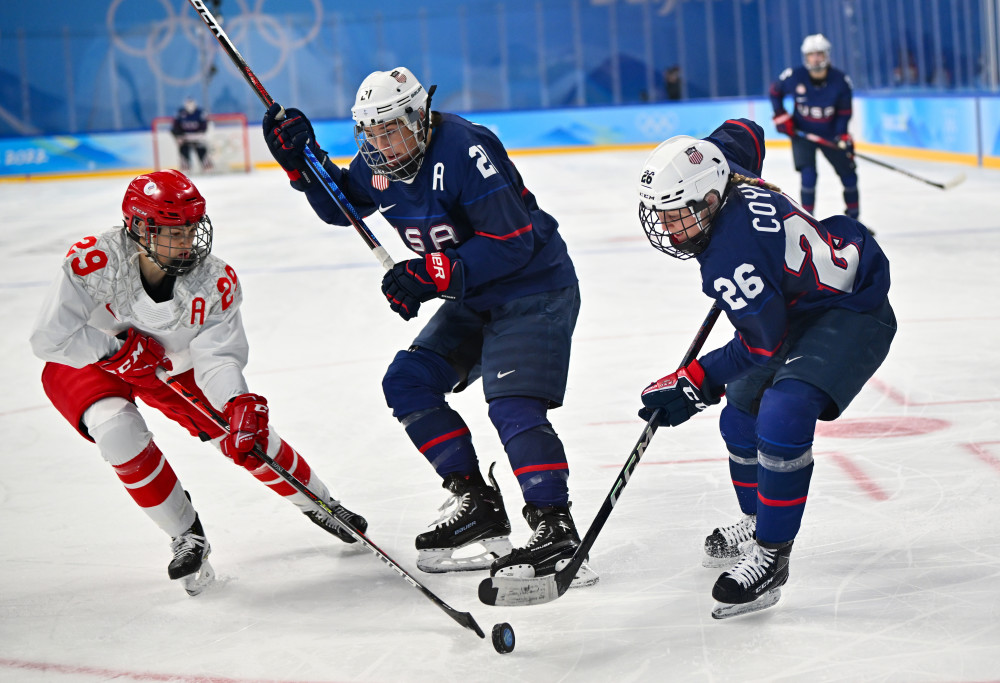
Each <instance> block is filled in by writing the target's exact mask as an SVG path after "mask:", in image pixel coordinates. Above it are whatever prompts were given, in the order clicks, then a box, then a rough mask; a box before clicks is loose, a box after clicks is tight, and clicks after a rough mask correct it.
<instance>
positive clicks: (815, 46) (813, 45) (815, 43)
mask: <svg viewBox="0 0 1000 683" xmlns="http://www.w3.org/2000/svg"><path fill="white" fill-rule="evenodd" d="M831 48H832V46H831V45H830V41H829V40H827V39H826V36H824V35H823V34H822V33H814V34H812V35H811V36H806V37H805V39H804V40H803V41H802V63H803V64H805V65H806V68H807V69H809V70H810V71H822V70H823V69H825V68H827V67H828V66H830V49H831ZM814 52H820V53H822V54H823V60H822V61H821V62H819V63H818V64H810V63H809V60H808V59H807V58H806V55H810V54H812V53H814Z"/></svg>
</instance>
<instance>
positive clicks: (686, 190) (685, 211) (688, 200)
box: [638, 135, 732, 259]
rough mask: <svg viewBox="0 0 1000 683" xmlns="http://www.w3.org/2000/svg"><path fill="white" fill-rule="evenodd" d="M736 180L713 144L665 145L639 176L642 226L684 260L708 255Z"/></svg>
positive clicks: (686, 140)
mask: <svg viewBox="0 0 1000 683" xmlns="http://www.w3.org/2000/svg"><path fill="white" fill-rule="evenodd" d="M731 175H732V172H731V170H730V168H729V162H728V161H726V157H725V156H724V155H723V154H722V150H720V149H719V148H718V147H717V146H716V145H714V144H713V143H711V142H709V141H707V140H699V139H697V138H693V137H691V136H689V135H678V136H676V137H672V138H670V139H669V140H667V141H665V142H663V143H661V144H660V145H659V146H658V147H657V148H656V149H654V150H653V152H652V154H650V155H649V157H647V159H646V162H645V163H644V164H643V167H642V173H641V174H640V175H639V188H638V189H639V222H640V223H641V224H642V229H643V230H644V231H645V232H646V237H648V238H649V241H650V243H651V244H652V245H653V246H654V247H655V248H657V249H659V250H660V251H662V252H664V253H666V254H669V255H671V256H674V257H675V258H679V259H689V258H691V257H692V256H695V255H697V254H700V253H701V252H703V251H704V250H705V248H706V247H707V246H708V241H709V238H710V231H711V227H712V218H713V217H714V216H715V214H716V213H717V212H718V211H719V208H720V207H721V206H722V200H723V199H724V198H725V195H726V187H727V186H728V185H729V178H730V176H731Z"/></svg>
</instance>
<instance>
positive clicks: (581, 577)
mask: <svg viewBox="0 0 1000 683" xmlns="http://www.w3.org/2000/svg"><path fill="white" fill-rule="evenodd" d="M567 564H569V559H568V558H567V559H565V560H559V561H558V562H556V566H555V570H554V571H553V572H552V574H555V572H558V571H560V570H562V569H563V568H564V567H565V566H566V565H567ZM552 574H542V575H541V576H535V568H534V567H533V566H532V565H530V564H512V565H510V566H508V567H504V568H503V569H501V570H500V571H498V572H497V573H496V574H494V575H493V577H494V578H503V579H520V580H524V579H541V578H545V577H547V576H552ZM600 578H601V577H600V576H598V575H597V572H595V571H594V570H593V569H591V568H590V566H589V565H588V564H587V563H586V562H584V563H583V564H581V565H580V568H579V569H577V570H576V576H574V577H573V581H572V582H571V583H570V584H569V587H570V588H586V587H587V586H593V585H594V584H595V583H597V582H598V581H599V580H600ZM510 585H515V584H510Z"/></svg>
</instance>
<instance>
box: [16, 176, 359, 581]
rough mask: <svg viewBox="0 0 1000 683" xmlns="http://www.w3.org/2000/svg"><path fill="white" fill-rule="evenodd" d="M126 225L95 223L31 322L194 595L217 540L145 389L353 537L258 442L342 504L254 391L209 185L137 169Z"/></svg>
mask: <svg viewBox="0 0 1000 683" xmlns="http://www.w3.org/2000/svg"><path fill="white" fill-rule="evenodd" d="M122 216H123V218H124V223H123V225H122V226H120V227H117V228H113V229H111V230H108V231H107V232H103V233H100V234H99V235H97V236H96V237H93V236H92V237H85V238H83V239H82V240H80V241H79V242H77V243H76V244H74V245H73V246H72V247H71V248H70V250H69V253H68V254H66V257H65V259H64V260H63V263H62V267H61V268H60V271H59V275H58V276H57V277H56V279H55V281H54V282H53V283H52V286H51V288H50V289H49V292H48V295H47V296H46V299H45V303H44V304H43V306H42V309H41V311H40V312H39V315H38V319H37V320H36V322H35V326H34V330H33V332H32V334H31V346H32V349H33V350H34V352H35V355H36V356H38V357H39V358H41V359H42V360H44V361H45V367H44V369H43V370H42V386H43V388H44V389H45V393H46V395H47V396H48V397H49V400H50V401H52V404H53V405H54V406H55V407H56V409H57V410H58V411H59V412H60V413H61V414H62V416H63V417H65V418H66V419H67V420H68V421H69V423H70V424H71V425H72V426H73V428H74V429H76V430H77V432H79V434H80V436H82V437H83V438H85V439H87V440H88V441H91V442H93V443H96V444H97V447H98V448H99V449H100V452H101V456H102V457H103V458H104V459H105V460H106V461H107V462H108V464H109V465H111V467H112V468H113V469H114V471H115V474H116V475H117V476H118V478H119V479H120V480H121V482H122V484H123V485H124V486H125V490H126V491H128V494H129V495H130V496H131V497H132V499H133V500H134V501H135V503H136V504H137V505H138V506H139V507H140V508H142V511H143V512H145V513H146V515H148V516H149V518H150V519H151V520H152V521H153V522H154V523H155V524H156V525H157V526H159V527H160V528H161V529H162V530H163V531H164V532H166V534H167V535H168V536H169V537H170V538H171V539H172V540H171V544H170V545H171V548H172V550H173V559H172V560H171V561H170V564H169V566H168V567H167V574H168V576H169V577H170V578H171V579H175V580H180V581H181V582H182V584H183V585H184V587H185V589H186V590H187V591H188V593H190V594H191V595H196V594H198V593H199V592H201V590H202V589H203V588H204V587H205V585H207V583H208V582H210V581H211V579H212V576H213V573H212V569H211V566H210V565H209V564H208V562H207V561H206V559H207V557H208V554H209V548H210V546H209V543H208V540H207V539H206V538H205V532H204V529H203V528H202V523H201V520H200V519H199V517H198V514H197V513H196V512H195V509H194V507H193V505H192V504H191V499H190V497H189V496H188V495H186V493H187V492H186V491H185V490H184V488H183V487H182V486H181V483H180V481H178V478H177V475H176V474H175V473H174V470H173V469H172V468H171V467H170V463H169V462H167V459H166V458H165V457H164V455H163V453H162V452H161V451H160V449H159V448H158V447H157V445H156V443H155V442H154V441H153V435H152V434H151V433H150V432H149V430H148V429H147V427H146V422H145V420H144V419H143V418H142V416H141V415H140V413H139V409H138V408H137V406H136V399H141V400H142V402H143V403H144V404H145V405H146V406H148V407H149V408H151V409H154V410H158V411H160V412H161V413H163V414H164V415H165V416H166V417H168V418H170V419H171V420H173V421H174V422H177V423H178V424H180V425H181V426H182V427H184V428H185V429H187V430H188V431H189V432H190V433H191V435H192V436H195V437H198V438H200V439H201V440H202V441H209V440H210V441H212V443H213V445H215V446H216V447H218V448H219V449H221V450H222V452H223V453H224V454H225V455H226V456H227V457H229V458H231V459H232V460H233V461H234V462H236V463H237V464H239V465H242V466H243V467H245V468H246V469H247V470H249V471H250V473H251V474H252V475H253V476H254V478H256V479H257V480H258V481H260V482H261V483H263V484H264V485H265V486H267V487H268V488H270V489H271V490H272V491H274V492H275V493H277V494H278V495H279V496H282V497H283V498H284V499H285V500H287V501H289V502H291V503H293V504H294V505H295V506H296V507H297V508H298V509H299V510H301V511H302V512H303V513H304V514H305V515H306V516H307V517H309V519H310V520H311V521H312V522H314V523H315V524H318V525H319V526H321V527H323V529H324V530H325V531H327V532H329V533H331V534H333V535H335V536H337V537H338V538H339V539H340V540H342V541H344V542H346V543H353V542H354V541H355V539H354V537H353V536H351V535H350V534H349V533H347V532H346V531H345V530H343V529H341V528H340V527H338V526H336V525H335V524H333V522H331V521H330V520H329V517H328V516H327V515H326V513H324V512H322V511H321V510H319V508H318V507H317V506H316V505H315V504H314V503H313V502H312V501H311V500H309V498H307V497H306V496H305V495H303V494H302V493H299V492H298V491H296V490H295V489H294V488H293V487H292V486H291V485H290V484H289V483H288V482H287V481H285V480H284V479H282V478H281V477H280V476H279V475H278V474H277V473H276V472H274V471H273V470H271V469H270V468H269V467H268V466H267V465H265V464H263V463H262V462H261V461H260V460H258V459H257V458H256V457H254V455H253V448H254V446H255V445H257V446H259V447H260V448H261V449H262V450H263V451H264V452H265V453H267V455H268V456H269V457H270V458H271V459H272V460H274V461H275V462H277V463H278V464H279V465H281V466H282V467H283V468H285V469H286V470H287V471H288V472H289V473H291V474H292V475H293V476H295V477H296V478H297V479H298V480H299V481H300V482H302V483H303V484H305V485H306V486H308V487H309V489H310V490H311V491H312V492H313V493H314V494H316V496H317V497H319V498H320V499H322V500H324V501H328V502H329V506H330V507H331V508H333V509H335V510H336V509H338V508H339V509H341V510H343V512H344V516H345V517H346V519H348V520H349V521H350V523H351V524H353V525H354V526H355V527H356V528H357V529H358V530H359V531H361V532H364V531H365V529H366V528H367V526H368V524H367V522H366V521H365V520H364V518H362V517H361V516H360V515H356V514H354V513H353V512H351V511H349V510H347V509H346V508H343V507H342V506H341V505H340V503H339V502H338V501H337V500H335V499H334V498H333V497H332V496H331V494H330V491H329V490H328V489H327V487H326V485H325V484H324V483H323V482H322V481H321V480H320V478H319V477H318V476H317V475H316V473H315V472H313V471H312V469H311V468H310V467H309V464H308V463H307V462H306V461H305V459H303V458H302V456H300V455H299V454H298V452H296V451H295V450H294V449H293V448H292V447H291V446H290V445H288V443H287V442H286V441H285V440H284V439H282V438H281V437H280V436H278V434H277V432H275V430H274V429H273V427H271V426H270V425H269V424H268V405H267V400H266V399H265V398H264V397H263V396H260V395H258V394H253V393H250V391H249V389H248V388H247V382H246V379H245V378H244V377H243V368H244V367H245V366H246V363H247V357H248V355H249V352H250V349H249V344H248V342H247V338H246V334H245V332H244V329H243V319H242V317H241V314H240V304H241V303H242V301H243V290H242V287H240V284H239V282H238V280H237V278H236V271H235V270H233V268H232V266H229V265H227V264H226V263H225V262H223V261H222V260H221V259H219V258H218V257H217V256H214V255H212V254H211V253H210V252H211V250H212V232H213V229H212V223H211V221H210V220H209V218H208V215H207V214H206V213H205V199H204V198H203V197H202V196H201V193H199V192H198V189H197V188H196V187H195V186H194V185H193V184H192V183H191V181H190V180H189V179H188V178H187V177H185V176H184V174H182V173H181V172H179V171H174V170H167V171H156V172H154V173H149V174H147V175H140V176H138V177H136V178H135V179H133V180H132V182H131V183H129V186H128V189H127V190H126V192H125V197H124V200H123V201H122ZM159 367H163V368H165V369H166V370H167V371H168V372H170V374H172V375H173V376H175V377H177V378H178V379H179V380H180V381H181V382H182V383H183V384H184V386H185V387H186V388H187V389H188V390H189V391H191V392H192V393H194V394H196V395H197V397H198V398H199V399H200V400H202V401H203V402H205V403H207V404H209V405H212V406H214V407H215V408H216V409H217V410H218V411H219V412H220V413H222V414H223V415H225V418H226V420H227V422H228V423H229V425H230V430H231V431H230V433H228V434H227V433H225V432H224V430H223V429H222V428H221V427H219V425H217V424H216V423H215V422H214V421H212V420H210V419H208V418H207V417H205V416H203V415H202V413H201V412H199V411H198V410H197V409H196V408H194V407H193V406H192V405H191V404H190V403H188V402H187V401H186V400H184V399H183V398H181V397H179V396H178V395H177V394H176V393H175V392H174V391H173V389H172V388H170V387H168V386H167V385H166V384H165V383H164V382H162V381H161V380H160V379H159V378H157V377H156V374H155V373H156V370H157V368H159Z"/></svg>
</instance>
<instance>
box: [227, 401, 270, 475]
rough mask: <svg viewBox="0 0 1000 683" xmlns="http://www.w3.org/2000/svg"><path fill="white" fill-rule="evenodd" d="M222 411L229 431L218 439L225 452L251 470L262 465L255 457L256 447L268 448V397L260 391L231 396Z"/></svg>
mask: <svg viewBox="0 0 1000 683" xmlns="http://www.w3.org/2000/svg"><path fill="white" fill-rule="evenodd" d="M222 414H223V415H224V416H225V418H226V422H228V423H229V433H228V434H226V436H225V437H223V439H222V441H221V442H220V443H219V447H220V448H221V449H222V452H223V454H225V456H226V457H227V458H230V459H232V461H233V462H235V463H236V464H237V465H240V466H241V467H245V468H247V469H248V470H250V471H253V470H255V469H257V468H258V467H260V466H261V464H262V463H261V461H260V460H259V459H258V458H256V457H254V455H253V447H254V446H255V445H259V446H260V449H261V450H262V451H264V452H265V453H266V452H267V439H268V437H269V436H270V429H269V428H268V426H267V421H268V409H267V399H266V398H264V397H263V396H260V395H259V394H240V395H239V396H234V397H233V398H231V399H230V400H229V403H227V404H226V407H225V408H224V409H223V411H222Z"/></svg>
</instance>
